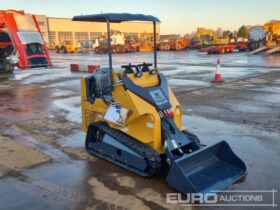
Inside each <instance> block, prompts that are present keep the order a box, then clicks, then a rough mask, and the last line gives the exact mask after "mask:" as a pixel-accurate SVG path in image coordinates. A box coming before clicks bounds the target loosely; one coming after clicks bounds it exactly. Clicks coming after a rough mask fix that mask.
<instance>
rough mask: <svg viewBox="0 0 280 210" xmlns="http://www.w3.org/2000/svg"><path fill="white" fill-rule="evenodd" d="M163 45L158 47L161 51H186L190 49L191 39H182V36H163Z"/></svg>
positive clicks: (161, 37)
mask: <svg viewBox="0 0 280 210" xmlns="http://www.w3.org/2000/svg"><path fill="white" fill-rule="evenodd" d="M160 39H161V43H160V45H159V47H158V49H159V50H161V51H169V50H176V51H180V50H184V49H186V48H187V47H188V45H189V43H190V39H188V38H183V37H180V35H161V36H160Z"/></svg>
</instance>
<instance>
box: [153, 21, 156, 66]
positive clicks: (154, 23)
mask: <svg viewBox="0 0 280 210" xmlns="http://www.w3.org/2000/svg"><path fill="white" fill-rule="evenodd" d="M153 25H154V67H155V68H157V26H156V22H153Z"/></svg>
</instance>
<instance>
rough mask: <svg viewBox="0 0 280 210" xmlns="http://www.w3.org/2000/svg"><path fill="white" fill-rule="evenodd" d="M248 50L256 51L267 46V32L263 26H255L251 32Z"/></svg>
mask: <svg viewBox="0 0 280 210" xmlns="http://www.w3.org/2000/svg"><path fill="white" fill-rule="evenodd" d="M248 38H249V40H248V41H249V42H248V49H249V50H256V49H258V48H260V47H263V46H265V44H266V31H265V30H264V28H263V27H262V26H253V27H252V28H250V30H249V36H248Z"/></svg>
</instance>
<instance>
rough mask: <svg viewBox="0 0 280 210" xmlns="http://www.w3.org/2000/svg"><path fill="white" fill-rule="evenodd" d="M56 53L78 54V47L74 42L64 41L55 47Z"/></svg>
mask: <svg viewBox="0 0 280 210" xmlns="http://www.w3.org/2000/svg"><path fill="white" fill-rule="evenodd" d="M55 52H56V53H60V52H63V53H75V52H76V47H75V45H74V44H73V42H72V41H69V40H64V41H63V42H62V43H60V44H57V45H56V46H55Z"/></svg>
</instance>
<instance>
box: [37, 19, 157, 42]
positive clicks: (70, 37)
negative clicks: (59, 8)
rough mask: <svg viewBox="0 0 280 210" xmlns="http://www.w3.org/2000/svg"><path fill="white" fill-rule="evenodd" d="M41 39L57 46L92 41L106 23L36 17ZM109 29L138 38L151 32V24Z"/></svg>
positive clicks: (114, 25)
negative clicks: (62, 43) (64, 42)
mask: <svg viewBox="0 0 280 210" xmlns="http://www.w3.org/2000/svg"><path fill="white" fill-rule="evenodd" d="M36 18H37V21H38V24H39V26H40V28H41V31H42V35H43V38H44V40H45V42H46V43H47V44H50V45H51V44H58V43H61V42H63V41H65V40H67V41H72V43H74V44H76V43H77V41H83V40H94V39H96V38H97V37H99V36H100V35H102V34H105V32H106V29H107V28H106V23H95V22H75V21H72V20H71V19H70V18H55V17H46V16H45V15H36ZM111 29H112V30H116V31H120V32H122V33H124V34H125V35H130V36H136V37H140V36H141V34H147V33H148V34H150V33H152V32H153V26H152V23H147V22H122V23H112V24H111ZM157 34H160V25H159V24H157Z"/></svg>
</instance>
